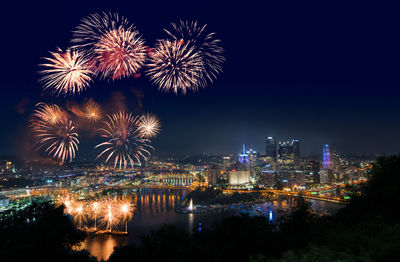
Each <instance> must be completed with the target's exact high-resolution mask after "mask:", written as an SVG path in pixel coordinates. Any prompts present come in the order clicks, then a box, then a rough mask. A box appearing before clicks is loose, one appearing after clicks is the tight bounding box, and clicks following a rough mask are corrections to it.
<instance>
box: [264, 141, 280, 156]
mask: <svg viewBox="0 0 400 262" xmlns="http://www.w3.org/2000/svg"><path fill="white" fill-rule="evenodd" d="M277 150H278V144H277V142H276V137H272V136H269V137H267V138H266V139H265V156H266V157H268V158H271V159H273V160H274V161H275V162H276V160H277V158H278V152H277Z"/></svg>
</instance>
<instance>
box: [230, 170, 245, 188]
mask: <svg viewBox="0 0 400 262" xmlns="http://www.w3.org/2000/svg"><path fill="white" fill-rule="evenodd" d="M248 183H250V171H249V170H232V171H229V185H231V186H242V185H246V184H248Z"/></svg>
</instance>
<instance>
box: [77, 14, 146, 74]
mask: <svg viewBox="0 0 400 262" xmlns="http://www.w3.org/2000/svg"><path fill="white" fill-rule="evenodd" d="M71 42H72V43H73V44H74V48H76V49H77V50H79V51H80V52H82V53H84V54H85V56H86V57H87V58H88V59H89V60H90V61H96V62H92V63H91V64H92V66H93V68H94V71H95V73H96V74H100V76H101V77H102V78H107V77H110V78H111V79H113V80H114V79H120V78H124V77H131V76H135V75H136V74H138V71H139V70H140V68H141V67H142V66H143V64H144V62H145V58H146V47H145V45H144V40H143V38H142V37H141V36H140V34H139V32H138V31H137V30H136V28H135V27H134V26H133V25H132V24H130V23H129V21H128V20H127V19H126V18H124V17H120V16H119V15H118V14H117V13H102V14H91V15H89V16H88V17H87V18H84V19H82V21H81V24H80V25H78V26H77V27H76V29H75V31H73V39H72V40H71Z"/></svg>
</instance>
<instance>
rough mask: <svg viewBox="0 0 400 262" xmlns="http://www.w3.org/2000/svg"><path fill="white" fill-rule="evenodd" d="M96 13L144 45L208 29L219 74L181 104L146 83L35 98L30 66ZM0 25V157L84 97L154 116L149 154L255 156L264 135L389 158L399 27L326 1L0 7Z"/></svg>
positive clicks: (396, 113)
mask: <svg viewBox="0 0 400 262" xmlns="http://www.w3.org/2000/svg"><path fill="white" fill-rule="evenodd" d="M262 2H266V3H263V4H262ZM101 11H113V12H114V11H116V12H118V13H119V14H120V15H123V16H125V17H127V18H128V19H129V20H130V21H131V22H133V23H135V24H136V26H137V28H138V30H139V31H140V32H141V34H142V35H143V36H144V37H145V39H146V41H147V43H148V44H149V45H153V44H154V43H155V41H156V39H159V38H162V37H163V36H165V35H164V33H163V31H162V29H163V28H166V27H169V23H170V22H171V21H178V20H179V19H184V20H186V19H188V20H198V21H199V22H200V23H202V24H204V23H206V24H208V28H209V30H211V31H214V32H216V33H217V35H218V36H219V38H220V39H221V40H222V41H223V47H224V48H225V50H226V54H225V55H226V58H227V62H226V64H225V66H224V73H223V74H222V75H220V77H219V78H218V80H217V81H216V82H215V83H214V84H212V85H210V86H209V87H208V88H206V89H203V90H200V91H199V92H197V93H194V94H193V93H189V94H187V95H186V96H182V95H174V94H165V93H160V92H158V91H157V89H156V87H155V86H152V85H151V84H150V83H149V81H148V79H147V77H145V76H142V77H141V78H139V79H128V80H123V81H114V82H107V81H100V80H96V81H95V83H94V84H92V86H91V88H90V89H88V90H87V91H86V92H83V93H82V94H81V95H80V96H75V97H68V98H67V99H65V98H62V97H60V98H57V97H51V96H49V95H44V94H42V93H41V87H40V85H39V84H37V78H38V75H37V69H38V68H37V64H39V63H40V61H41V60H40V58H41V57H43V56H46V55H47V54H48V53H47V52H48V51H50V50H55V48H56V47H61V48H66V47H68V44H69V39H70V37H71V33H70V32H71V30H72V29H73V28H74V27H75V26H76V25H77V24H78V23H79V21H80V19H81V18H83V17H85V16H87V15H88V14H90V13H93V12H101ZM0 19H1V25H2V40H1V42H0V43H1V50H2V63H1V71H0V72H1V78H0V85H1V90H2V92H1V98H0V99H1V103H0V109H1V116H0V117H1V118H0V119H1V131H0V154H20V155H24V154H25V153H26V152H28V151H30V150H29V147H30V145H31V144H32V141H31V138H30V137H29V129H28V127H27V125H28V123H27V121H28V118H29V115H30V113H31V112H32V108H33V107H34V105H35V103H37V102H40V101H47V102H57V103H60V104H65V103H66V100H69V101H70V102H71V101H77V102H79V101H83V100H84V99H85V98H89V97H93V98H94V99H96V100H98V101H100V102H102V103H104V104H105V106H106V108H115V106H116V105H117V104H118V101H121V100H123V101H125V102H124V103H125V104H126V106H127V107H128V108H129V109H130V110H131V111H134V112H138V111H150V112H153V113H155V114H157V115H158V116H159V117H160V119H161V122H162V126H163V130H162V132H161V134H160V136H159V137H158V138H156V139H155V140H154V145H155V147H156V153H157V152H159V153H200V152H206V153H224V152H239V151H240V148H241V144H242V143H246V144H248V145H252V146H253V147H255V149H257V150H260V151H262V152H264V137H265V136H271V135H272V136H277V137H278V139H282V140H283V139H291V138H297V139H300V141H301V149H302V153H304V154H310V153H319V152H320V151H321V147H322V144H325V143H329V144H332V146H333V147H334V148H336V149H337V151H338V152H343V153H360V152H361V153H374V152H377V153H381V152H385V153H396V152H399V151H400V150H399V149H400V141H399V139H398V135H399V134H400V102H399V95H400V90H399V77H398V76H399V66H398V62H396V63H395V62H393V60H392V59H393V54H394V52H392V50H393V49H394V48H396V49H398V46H399V45H397V46H396V44H395V43H396V42H394V41H395V37H394V36H393V35H396V34H398V33H397V32H398V27H396V24H397V25H398V23H396V21H394V19H392V17H391V15H390V14H385V13H383V12H381V10H380V9H379V8H376V7H369V8H368V10H367V9H366V8H365V7H363V6H355V4H354V5H352V4H350V3H347V4H338V3H326V1H319V3H317V4H316V3H307V4H305V3H302V2H301V3H300V2H297V3H290V2H283V1H243V2H241V3H240V4H239V3H234V2H233V1H226V2H222V1H219V2H218V3H215V1H181V2H173V1H162V3H157V2H153V1H141V2H139V1H121V3H118V1H107V2H103V1H93V2H91V3H90V2H89V1H76V2H75V1H57V2H54V3H53V4H52V5H48V4H44V3H43V4H42V3H40V2H32V3H30V4H28V5H27V4H25V3H24V4H22V3H14V4H11V5H9V6H3V8H2V16H1V18H0ZM132 89H134V90H135V91H133V92H132ZM135 94H136V95H135ZM137 94H140V95H139V96H140V97H142V98H141V99H140V100H141V101H140V103H138V98H137ZM95 143H96V139H93V138H90V137H89V136H86V137H82V136H81V148H80V149H81V150H80V153H79V156H80V157H84V156H91V155H92V153H91V151H92V147H93V145H94V144H95Z"/></svg>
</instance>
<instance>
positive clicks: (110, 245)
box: [82, 235, 128, 260]
mask: <svg viewBox="0 0 400 262" xmlns="http://www.w3.org/2000/svg"><path fill="white" fill-rule="evenodd" d="M127 244H128V238H127V237H123V236H118V238H116V237H115V236H111V235H99V236H92V237H87V238H86V239H85V241H84V243H83V246H82V247H83V248H84V249H86V250H87V251H89V253H90V254H91V255H92V256H94V257H96V258H97V259H98V260H107V259H108V258H109V257H110V255H111V254H112V252H113V251H114V247H117V246H120V245H127Z"/></svg>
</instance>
